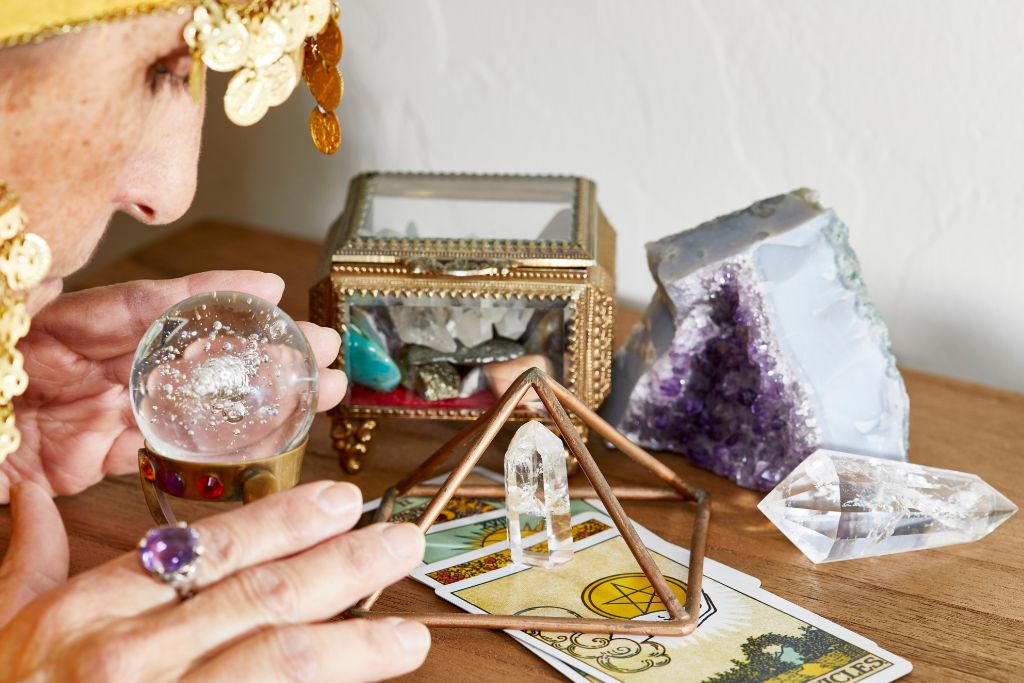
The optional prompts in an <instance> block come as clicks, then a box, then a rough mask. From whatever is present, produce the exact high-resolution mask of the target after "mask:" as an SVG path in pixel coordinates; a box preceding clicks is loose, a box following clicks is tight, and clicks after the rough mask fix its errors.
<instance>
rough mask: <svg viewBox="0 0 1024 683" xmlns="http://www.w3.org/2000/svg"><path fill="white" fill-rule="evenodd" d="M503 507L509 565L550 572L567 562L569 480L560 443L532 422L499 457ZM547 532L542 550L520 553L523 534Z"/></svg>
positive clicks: (544, 429) (570, 538) (518, 433)
mask: <svg viewBox="0 0 1024 683" xmlns="http://www.w3.org/2000/svg"><path fill="white" fill-rule="evenodd" d="M505 497H506V500H505V505H506V512H507V515H508V537H509V547H510V548H511V550H512V561H513V562H515V563H516V564H530V565H534V566H536V567H555V566H557V565H560V564H564V563H565V562H568V561H569V560H571V559H572V555H573V550H572V524H571V523H570V521H569V516H570V513H569V477H568V473H567V472H566V469H565V451H564V449H563V447H562V440H561V439H559V438H558V437H557V436H555V435H554V434H553V433H552V432H551V431H550V430H549V429H548V428H547V427H545V426H544V425H543V424H541V423H540V422H537V421H536V420H531V421H530V422H527V423H526V424H524V425H523V426H522V427H520V428H519V430H518V431H516V435H515V436H514V437H512V442H511V443H510V444H509V446H508V450H507V451H506V452H505ZM541 529H543V530H545V531H546V532H547V550H546V551H545V552H533V551H530V550H527V549H525V548H523V535H524V531H525V532H526V535H529V534H530V533H536V532H539V531H541Z"/></svg>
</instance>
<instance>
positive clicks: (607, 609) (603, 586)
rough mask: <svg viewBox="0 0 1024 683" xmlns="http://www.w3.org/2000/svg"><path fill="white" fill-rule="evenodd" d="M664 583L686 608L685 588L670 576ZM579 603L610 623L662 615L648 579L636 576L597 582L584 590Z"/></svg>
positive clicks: (610, 577)
mask: <svg viewBox="0 0 1024 683" xmlns="http://www.w3.org/2000/svg"><path fill="white" fill-rule="evenodd" d="M665 580H666V581H668V585H669V586H670V587H671V588H672V592H673V593H675V595H676V597H677V598H679V602H681V603H684V604H685V603H686V584H685V583H683V582H682V581H679V580H677V579H673V578H671V577H669V576H666V577H665ZM582 599H583V604H585V605H586V606H587V607H588V608H590V609H591V610H592V611H593V612H595V613H596V614H600V615H601V616H603V617H608V618H610V619H636V618H637V617H643V616H646V615H648V614H654V613H656V612H664V611H665V605H664V603H663V602H662V601H661V598H660V597H658V594H657V593H656V592H655V590H654V586H652V585H651V581H650V579H648V578H647V576H646V575H645V574H641V573H639V572H638V573H634V574H616V575H614V576H606V577H604V578H603V579H598V580H597V581H594V582H593V583H591V584H590V585H589V586H587V587H586V588H584V589H583V595H582Z"/></svg>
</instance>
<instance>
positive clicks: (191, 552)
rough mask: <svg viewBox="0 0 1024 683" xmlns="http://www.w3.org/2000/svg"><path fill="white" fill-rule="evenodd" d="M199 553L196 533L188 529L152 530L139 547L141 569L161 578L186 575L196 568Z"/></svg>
mask: <svg viewBox="0 0 1024 683" xmlns="http://www.w3.org/2000/svg"><path fill="white" fill-rule="evenodd" d="M200 553H201V551H200V549H199V533H198V532H197V531H196V530H195V529H192V528H189V527H178V526H162V527H158V528H156V529H152V530H151V531H150V532H149V533H147V534H146V536H145V537H144V538H143V539H142V542H141V543H140V544H139V561H140V562H141V563H142V566H143V567H144V568H145V569H146V571H148V572H150V573H152V574H156V575H158V576H161V577H169V576H173V575H178V574H181V573H187V572H189V571H190V570H191V568H193V567H194V566H195V565H196V562H197V561H198V559H199V555H200Z"/></svg>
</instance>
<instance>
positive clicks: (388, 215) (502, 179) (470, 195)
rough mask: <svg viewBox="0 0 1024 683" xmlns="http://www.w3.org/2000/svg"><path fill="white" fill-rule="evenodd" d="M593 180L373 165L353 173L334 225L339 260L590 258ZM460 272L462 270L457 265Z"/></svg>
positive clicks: (451, 267) (579, 263)
mask: <svg viewBox="0 0 1024 683" xmlns="http://www.w3.org/2000/svg"><path fill="white" fill-rule="evenodd" d="M594 194H595V192H594V184H593V183H592V182H591V181H589V180H587V179H585V178H578V177H572V176H522V175H467V174H432V173H380V172H371V173H364V174H362V175H359V176H356V177H355V178H353V180H352V183H351V185H350V187H349V195H348V201H347V203H346V208H345V212H344V213H343V214H342V216H341V217H340V218H339V219H338V222H337V223H336V224H335V225H334V227H333V228H332V230H331V235H330V237H329V238H328V243H327V248H328V253H329V254H330V259H331V261H333V262H349V263H352V262H363V263H406V264H409V265H410V266H412V267H413V268H414V270H415V267H416V266H417V264H420V265H422V264H428V265H424V267H425V268H428V269H429V268H430V267H431V266H430V265H429V264H433V265H434V266H436V265H437V264H440V265H441V266H442V267H444V268H446V269H447V270H448V271H449V272H456V271H457V270H458V267H459V265H458V264H462V265H463V266H465V267H466V268H467V269H468V270H472V268H473V267H474V264H476V265H480V264H486V263H494V264H506V265H509V266H533V267H550V268H578V267H587V266H589V265H591V264H593V263H594V262H595V260H596V259H597V253H596V250H597V243H598V240H597V226H598V220H597V219H598V211H597V205H596V202H595V198H594ZM456 274H457V272H456Z"/></svg>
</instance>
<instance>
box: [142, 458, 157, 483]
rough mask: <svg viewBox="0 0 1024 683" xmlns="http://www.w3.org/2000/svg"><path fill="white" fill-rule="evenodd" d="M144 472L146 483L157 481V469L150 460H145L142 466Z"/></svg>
mask: <svg viewBox="0 0 1024 683" xmlns="http://www.w3.org/2000/svg"><path fill="white" fill-rule="evenodd" d="M139 467H140V469H141V470H142V476H143V477H145V479H146V481H156V468H155V467H153V461H152V460H150V459H149V458H143V459H142V463H141V464H140V466H139Z"/></svg>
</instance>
